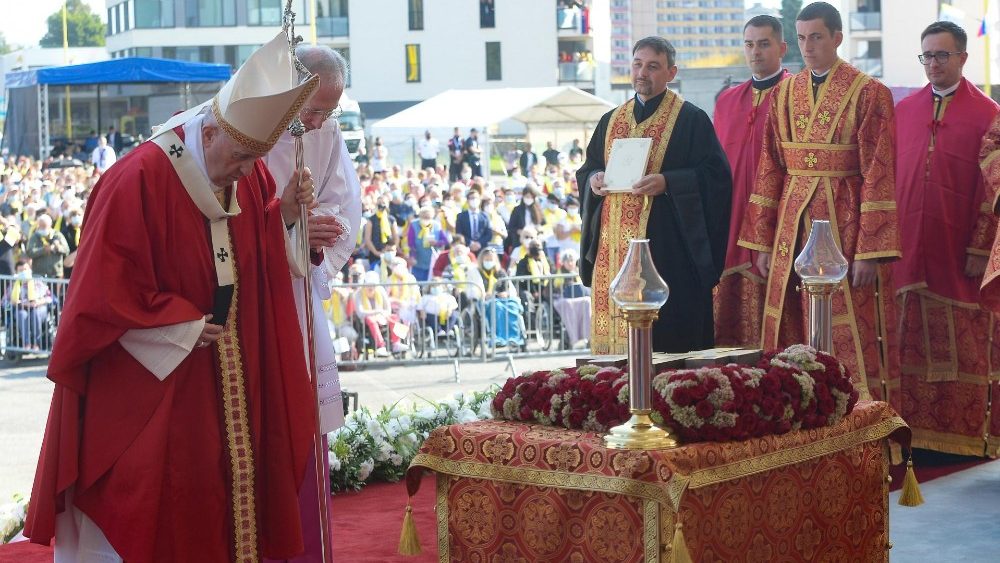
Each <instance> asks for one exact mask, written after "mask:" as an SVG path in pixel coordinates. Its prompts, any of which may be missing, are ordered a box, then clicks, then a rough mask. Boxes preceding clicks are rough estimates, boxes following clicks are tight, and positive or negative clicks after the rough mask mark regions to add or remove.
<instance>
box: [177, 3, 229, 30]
mask: <svg viewBox="0 0 1000 563" xmlns="http://www.w3.org/2000/svg"><path fill="white" fill-rule="evenodd" d="M184 4H185V13H184V15H185V18H186V19H185V22H186V23H187V27H220V26H229V25H236V0H185V1H184Z"/></svg>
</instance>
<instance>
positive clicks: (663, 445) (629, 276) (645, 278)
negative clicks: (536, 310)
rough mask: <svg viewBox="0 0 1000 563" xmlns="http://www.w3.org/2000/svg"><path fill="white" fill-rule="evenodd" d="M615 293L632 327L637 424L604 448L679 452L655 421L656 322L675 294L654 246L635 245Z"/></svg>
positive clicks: (611, 435) (612, 434)
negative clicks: (660, 271)
mask: <svg viewBox="0 0 1000 563" xmlns="http://www.w3.org/2000/svg"><path fill="white" fill-rule="evenodd" d="M609 293H610V296H611V298H612V299H614V301H615V303H616V304H617V305H618V307H619V309H621V311H622V314H623V316H624V317H625V321H626V322H628V369H629V379H628V385H629V409H630V410H631V412H632V416H631V418H629V420H628V421H626V422H625V423H624V424H621V425H619V426H615V427H614V428H612V429H611V430H610V431H609V432H608V434H607V435H606V436H604V443H605V445H607V446H608V447H609V448H614V449H621V450H663V449H668V448H675V447H677V445H678V444H677V440H675V439H674V438H673V437H672V436H671V435H670V431H669V430H666V429H664V428H662V427H660V426H657V425H656V423H654V422H653V419H652V418H651V417H650V414H651V413H652V412H653V406H652V398H651V397H652V381H653V321H655V320H656V319H657V317H659V314H660V307H662V306H663V304H664V303H666V302H667V297H668V295H669V289H668V288H667V284H666V282H664V281H663V278H661V277H660V275H659V274H658V273H657V272H656V267H655V266H653V259H652V256H651V254H650V252H649V241H648V240H632V241H631V242H630V243H629V249H628V255H627V256H626V257H625V262H624V263H623V264H622V268H621V270H620V271H619V272H618V275H617V276H616V277H615V279H614V281H612V282H611V286H610V288H609Z"/></svg>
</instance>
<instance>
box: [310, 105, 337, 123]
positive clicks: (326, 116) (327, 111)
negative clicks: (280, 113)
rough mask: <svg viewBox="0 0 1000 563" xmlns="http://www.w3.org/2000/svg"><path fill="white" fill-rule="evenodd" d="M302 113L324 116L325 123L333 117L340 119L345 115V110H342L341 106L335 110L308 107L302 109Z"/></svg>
mask: <svg viewBox="0 0 1000 563" xmlns="http://www.w3.org/2000/svg"><path fill="white" fill-rule="evenodd" d="M302 113H303V114H305V115H322V116H323V121H326V120H327V119H330V118H331V117H333V118H338V117H340V116H341V115H343V113H344V110H342V109H340V104H337V107H335V108H333V109H312V108H308V107H306V108H302Z"/></svg>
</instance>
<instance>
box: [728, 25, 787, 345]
mask: <svg viewBox="0 0 1000 563" xmlns="http://www.w3.org/2000/svg"><path fill="white" fill-rule="evenodd" d="M787 50H788V45H787V44H786V43H785V41H784V39H783V38H782V31H781V21H780V20H778V18H776V17H774V16H767V15H762V16H754V17H753V18H751V19H750V21H748V22H747V23H746V25H745V26H743V54H744V55H745V56H746V59H747V65H748V66H749V67H750V70H751V72H752V73H753V76H752V77H751V78H750V80H747V81H746V82H744V83H743V84H740V85H739V86H737V87H735V88H730V89H729V90H726V91H725V92H723V93H722V94H721V95H720V96H719V99H718V100H716V102H715V132H716V133H717V134H718V135H719V142H720V143H722V148H723V149H724V150H725V151H726V156H727V157H729V166H730V167H731V168H732V169H733V206H732V215H731V216H730V219H729V242H728V244H727V245H726V269H725V270H724V271H723V272H722V279H720V280H719V285H718V287H716V288H715V345H716V346H744V347H749V348H757V347H758V346H760V322H761V319H762V318H763V317H764V288H765V286H766V284H767V280H766V279H764V278H762V277H761V276H760V275H758V273H757V272H756V270H754V269H753V254H755V253H753V252H751V251H750V250H748V249H746V248H743V247H742V246H739V245H737V244H736V242H737V239H738V238H739V234H740V226H742V224H743V217H744V215H745V213H746V207H747V201H748V200H749V199H750V193H751V192H752V190H753V184H754V180H755V179H756V177H757V164H758V162H759V161H760V149H761V145H762V143H763V140H764V126H765V125H766V124H767V112H768V109H770V107H771V105H770V104H771V94H772V92H774V87H775V86H776V85H777V84H778V82H781V81H782V80H784V79H785V78H787V77H788V72H787V71H786V70H785V69H783V68H781V59H782V57H784V56H785V52H786V51H787Z"/></svg>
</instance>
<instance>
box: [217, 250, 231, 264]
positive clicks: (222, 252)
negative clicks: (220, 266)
mask: <svg viewBox="0 0 1000 563" xmlns="http://www.w3.org/2000/svg"><path fill="white" fill-rule="evenodd" d="M215 257H216V258H218V259H219V262H225V261H226V258H229V253H228V252H226V249H225V248H220V249H219V251H218V252H216V253H215Z"/></svg>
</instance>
